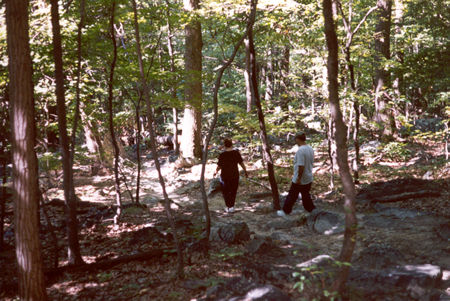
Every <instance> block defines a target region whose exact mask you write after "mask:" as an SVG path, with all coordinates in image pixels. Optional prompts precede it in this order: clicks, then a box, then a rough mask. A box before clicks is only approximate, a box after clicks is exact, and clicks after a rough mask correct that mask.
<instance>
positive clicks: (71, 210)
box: [50, 0, 83, 264]
mask: <svg viewBox="0 0 450 301" xmlns="http://www.w3.org/2000/svg"><path fill="white" fill-rule="evenodd" d="M50 3H51V15H52V18H51V19H52V32H53V58H54V61H55V84H56V105H57V113H58V129H59V144H60V148H61V156H62V166H63V186H64V198H65V201H66V207H67V208H66V209H67V210H66V211H67V213H66V214H67V217H66V222H67V234H68V240H69V241H68V242H69V244H68V245H69V249H68V260H69V262H70V263H74V264H81V263H83V259H82V258H81V253H80V244H79V240H78V220H77V213H76V212H77V199H76V195H75V187H74V183H73V170H72V159H71V158H72V155H71V154H70V149H69V147H70V142H69V137H68V135H67V119H66V97H65V91H64V73H63V60H62V46H61V27H60V24H59V11H58V0H51V1H50Z"/></svg>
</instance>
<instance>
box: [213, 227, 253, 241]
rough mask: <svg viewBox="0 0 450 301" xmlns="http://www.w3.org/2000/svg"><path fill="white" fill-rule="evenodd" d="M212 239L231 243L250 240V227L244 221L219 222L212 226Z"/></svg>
mask: <svg viewBox="0 0 450 301" xmlns="http://www.w3.org/2000/svg"><path fill="white" fill-rule="evenodd" d="M210 240H212V241H223V242H226V243H229V244H235V243H240V242H244V241H248V240H250V229H249V228H248V225H247V224H246V223H244V222H233V223H228V224H219V225H216V226H214V227H212V228H211V235H210Z"/></svg>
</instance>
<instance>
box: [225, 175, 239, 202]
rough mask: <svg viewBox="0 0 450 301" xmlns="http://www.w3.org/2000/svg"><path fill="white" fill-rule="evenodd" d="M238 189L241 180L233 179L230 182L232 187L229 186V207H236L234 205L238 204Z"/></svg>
mask: <svg viewBox="0 0 450 301" xmlns="http://www.w3.org/2000/svg"><path fill="white" fill-rule="evenodd" d="M238 187H239V178H237V179H233V180H231V181H230V185H229V192H230V194H229V205H228V204H227V206H228V207H234V204H235V202H236V194H237V191H238Z"/></svg>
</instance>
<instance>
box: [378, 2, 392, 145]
mask: <svg viewBox="0 0 450 301" xmlns="http://www.w3.org/2000/svg"><path fill="white" fill-rule="evenodd" d="M377 7H378V18H379V19H378V24H377V26H376V28H375V121H376V122H377V124H378V127H379V129H380V134H382V135H385V136H392V134H393V132H394V130H395V121H394V118H393V116H392V112H390V110H389V108H388V102H389V100H388V98H387V95H386V88H388V87H389V86H390V80H389V77H390V76H389V71H386V70H385V67H384V65H385V64H384V63H383V61H384V60H385V59H386V60H388V59H390V38H391V35H390V32H391V11H392V0H377Z"/></svg>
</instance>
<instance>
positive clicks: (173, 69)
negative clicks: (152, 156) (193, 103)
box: [166, 0, 180, 155]
mask: <svg viewBox="0 0 450 301" xmlns="http://www.w3.org/2000/svg"><path fill="white" fill-rule="evenodd" d="M166 4H167V49H168V52H169V57H170V72H172V76H175V73H176V67H175V54H174V51H173V43H172V35H173V33H172V24H171V23H170V2H169V0H166ZM170 89H171V95H172V101H175V100H176V99H177V90H176V85H175V83H174V84H173V85H172V87H171V88H170ZM172 114H173V140H174V141H173V142H174V144H175V145H174V149H175V154H176V155H179V154H180V144H179V143H178V108H177V107H176V105H175V106H174V107H173V108H172Z"/></svg>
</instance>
